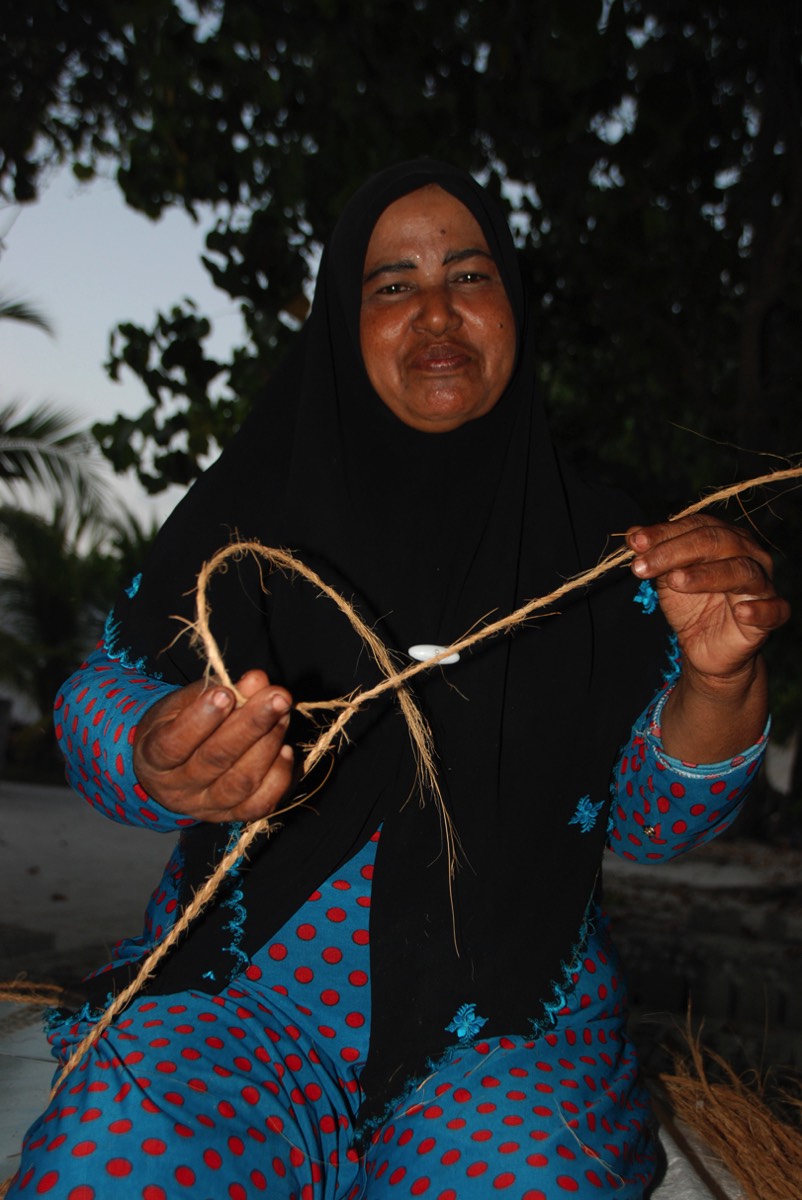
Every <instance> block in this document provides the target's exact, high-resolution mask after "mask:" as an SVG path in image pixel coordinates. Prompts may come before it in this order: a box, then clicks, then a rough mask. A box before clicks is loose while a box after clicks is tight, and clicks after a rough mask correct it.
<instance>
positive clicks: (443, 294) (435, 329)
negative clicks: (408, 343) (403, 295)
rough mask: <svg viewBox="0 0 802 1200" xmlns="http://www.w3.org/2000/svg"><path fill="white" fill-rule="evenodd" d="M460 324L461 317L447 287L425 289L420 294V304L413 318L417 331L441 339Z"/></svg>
mask: <svg viewBox="0 0 802 1200" xmlns="http://www.w3.org/2000/svg"><path fill="white" fill-rule="evenodd" d="M460 323H461V317H460V315H459V313H458V312H457V310H456V308H455V307H454V304H453V300H452V297H451V294H450V292H449V290H448V288H447V287H431V288H424V289H423V290H422V291H421V292H420V304H419V307H418V311H417V312H416V314H415V316H414V318H413V325H414V327H415V328H416V329H420V330H422V331H425V332H426V333H433V334H435V335H436V336H438V337H440V336H442V334H444V333H447V332H449V331H450V330H452V329H456V328H457V326H458V325H459V324H460Z"/></svg>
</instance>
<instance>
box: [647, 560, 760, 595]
mask: <svg viewBox="0 0 802 1200" xmlns="http://www.w3.org/2000/svg"><path fill="white" fill-rule="evenodd" d="M660 584H663V585H664V586H666V587H669V588H671V590H672V591H675V592H683V593H685V594H687V595H695V594H699V593H702V592H719V593H722V592H731V593H733V594H735V595H741V596H743V598H744V599H747V598H750V599H768V598H770V597H773V596H774V595H775V594H776V593H775V591H774V588H773V586H772V584H771V580H770V579H768V578H767V576H766V573H765V571H764V570H763V568H762V567H761V566H760V564H759V563H757V562H755V560H754V559H753V558H725V559H720V560H716V561H712V562H711V561H704V562H701V563H696V564H695V565H693V566H687V567H678V568H674V569H673V570H670V571H667V572H666V573H665V574H664V575H662V576H660V577H658V586H659V585H660Z"/></svg>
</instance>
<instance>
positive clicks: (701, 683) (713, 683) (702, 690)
mask: <svg viewBox="0 0 802 1200" xmlns="http://www.w3.org/2000/svg"><path fill="white" fill-rule="evenodd" d="M765 686H766V667H765V663H764V661H763V658H762V656H761V655H759V654H756V655H754V656H753V657H752V658H750V659H748V660H747V661H746V662H745V663H744V664H743V666H741V667H739V668H738V669H737V670H735V671H728V672H726V673H723V674H714V673H712V672H709V671H701V670H699V669H698V668H697V667H695V666H694V665H693V664H692V663H691V662H689V661H688V660H687V659H686V660H684V661H683V664H682V671H681V673H680V676H679V679H678V681H677V688H678V690H679V691H680V692H685V693H686V694H692V695H694V696H697V697H699V699H701V700H704V701H705V702H708V703H713V704H722V705H738V706H740V705H742V704H743V703H744V701H745V700H746V698H747V697H748V696H749V695H750V693H752V692H753V691H755V690H758V691H760V692H761V693H765Z"/></svg>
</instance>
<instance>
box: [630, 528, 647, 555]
mask: <svg viewBox="0 0 802 1200" xmlns="http://www.w3.org/2000/svg"><path fill="white" fill-rule="evenodd" d="M629 544H630V546H631V547H632V549H633V550H648V549H649V539H648V537H647V536H646V534H645V533H644V532H643V530H642V529H639V530H638V532H637V533H633V534H632V537H631V538H630V539H629Z"/></svg>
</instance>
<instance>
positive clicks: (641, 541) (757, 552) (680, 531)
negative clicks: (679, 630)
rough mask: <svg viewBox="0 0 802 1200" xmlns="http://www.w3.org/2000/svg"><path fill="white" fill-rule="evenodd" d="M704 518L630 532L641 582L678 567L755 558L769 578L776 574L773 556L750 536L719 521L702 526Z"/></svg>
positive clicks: (634, 561)
mask: <svg viewBox="0 0 802 1200" xmlns="http://www.w3.org/2000/svg"><path fill="white" fill-rule="evenodd" d="M700 521H701V518H691V517H689V518H686V519H685V520H683V521H677V522H668V523H664V524H662V525H652V526H644V527H639V528H636V529H634V530H630V531H628V533H627V535H626V536H627V542H628V544H629V546H630V548H631V549H633V550H635V552H636V557H635V558H634V559H633V561H632V571H633V573H634V574H635V575H637V576H638V577H639V578H641V579H654V578H656V577H657V576H659V575H664V574H666V572H668V571H671V570H673V569H675V568H680V567H688V566H693V565H694V564H696V563H703V562H715V561H717V560H720V559H728V558H744V559H747V558H749V559H753V560H754V561H755V562H756V563H758V564H759V565H760V567H761V568H762V569H763V571H764V572H765V574H766V575H767V577H768V578H771V574H772V560H771V556H770V555H769V554H768V553H767V552H766V551H765V550H763V548H762V547H761V546H759V545H758V544H757V542H755V541H754V540H753V539H752V538H751V537H749V536H748V534H746V533H744V532H743V531H742V530H740V529H736V528H735V527H733V526H732V525H725V524H723V523H722V522H718V521H710V520H708V521H705V522H704V523H703V524H702V523H699V522H700Z"/></svg>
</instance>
